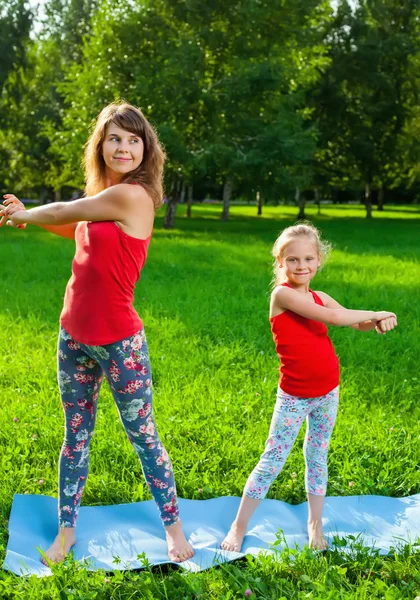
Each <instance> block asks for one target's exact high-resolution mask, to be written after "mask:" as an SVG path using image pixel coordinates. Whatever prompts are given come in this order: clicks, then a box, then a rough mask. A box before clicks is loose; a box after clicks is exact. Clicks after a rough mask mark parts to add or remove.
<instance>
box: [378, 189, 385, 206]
mask: <svg viewBox="0 0 420 600" xmlns="http://www.w3.org/2000/svg"><path fill="white" fill-rule="evenodd" d="M384 196H385V190H384V186H383V185H382V184H381V185H380V187H379V190H378V210H383V209H384V200H385V198H384Z"/></svg>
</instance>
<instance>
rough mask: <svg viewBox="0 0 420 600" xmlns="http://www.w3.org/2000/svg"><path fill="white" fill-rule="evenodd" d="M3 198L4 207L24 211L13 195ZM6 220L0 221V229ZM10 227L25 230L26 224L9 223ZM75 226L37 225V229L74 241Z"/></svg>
mask: <svg viewBox="0 0 420 600" xmlns="http://www.w3.org/2000/svg"><path fill="white" fill-rule="evenodd" d="M4 198H5V200H4V202H3V204H4V206H9V205H12V206H13V208H14V210H16V211H23V210H24V211H26V206H25V205H24V204H23V202H21V201H20V200H19V198H16V196H15V195H14V194H5V195H4ZM6 219H7V217H6V215H5V216H3V217H2V218H1V219H0V227H1V226H2V225H3V224H4V222H5V221H6ZM11 225H12V226H14V227H16V228H18V229H25V227H26V224H24V225H17V224H13V223H11ZM76 226H77V223H68V224H67V225H39V227H42V229H45V230H46V231H49V232H50V233H54V234H55V235H59V236H60V237H64V238H68V239H69V240H74V235H75V231H76Z"/></svg>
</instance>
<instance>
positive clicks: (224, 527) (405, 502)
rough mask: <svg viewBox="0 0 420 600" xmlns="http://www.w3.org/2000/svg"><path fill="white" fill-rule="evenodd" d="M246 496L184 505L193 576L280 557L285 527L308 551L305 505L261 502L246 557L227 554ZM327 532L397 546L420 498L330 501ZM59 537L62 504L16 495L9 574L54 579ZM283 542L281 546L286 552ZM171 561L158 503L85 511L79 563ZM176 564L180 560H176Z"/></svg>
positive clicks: (93, 566) (411, 538) (129, 565)
mask: <svg viewBox="0 0 420 600" xmlns="http://www.w3.org/2000/svg"><path fill="white" fill-rule="evenodd" d="M239 502H240V498H237V497H232V496H227V497H222V498H213V499H212V500H183V499H180V500H179V506H180V513H181V516H182V520H183V526H184V531H185V534H186V536H187V538H188V539H189V541H190V542H191V543H192V545H193V547H194V549H195V556H194V557H193V558H192V559H191V560H188V561H185V562H183V563H180V564H179V566H180V567H182V568H184V569H187V570H189V571H200V570H203V569H209V568H210V567H212V566H215V565H217V564H220V563H224V562H229V561H232V560H235V559H236V558H240V557H242V556H244V555H245V554H247V553H249V554H253V555H257V554H258V553H259V552H263V551H264V552H267V551H268V552H274V551H275V550H274V549H273V547H272V546H271V545H272V543H273V542H274V541H275V540H276V536H277V532H278V530H279V528H281V529H282V530H283V532H284V540H285V543H287V545H288V546H289V547H299V548H303V546H304V545H305V544H307V543H308V538H307V533H306V521H307V506H306V504H307V503H306V502H305V503H303V504H299V505H296V506H292V505H290V504H287V503H286V502H281V501H279V500H263V501H262V502H261V504H260V506H259V507H258V509H257V511H256V512H255V514H254V516H253V518H252V519H251V521H250V524H249V527H248V531H247V535H246V537H245V539H244V544H243V547H242V552H241V553H238V552H225V551H223V550H221V549H220V543H221V542H222V540H223V538H224V537H225V535H226V533H227V532H228V530H229V527H230V524H231V522H232V520H233V518H234V517H235V514H236V511H237V509H238V506H239ZM323 524H324V532H325V534H326V537H327V539H328V540H329V541H330V542H331V540H332V538H333V536H335V535H337V536H339V537H345V536H347V535H354V536H357V535H361V536H362V541H363V543H364V545H366V546H369V547H372V548H373V547H374V548H377V549H379V550H380V551H381V552H383V553H386V552H388V550H389V549H390V548H391V547H398V546H400V545H402V544H404V543H408V542H410V543H413V542H416V540H417V539H418V538H420V494H416V495H414V496H409V497H407V498H388V497H384V496H345V497H327V498H326V501H325V509H324V516H323ZM56 534H57V499H56V498H51V497H49V496H39V495H32V496H31V495H16V496H15V497H14V500H13V506H12V511H11V515H10V521H9V543H8V546H7V552H6V559H5V561H4V564H3V569H7V570H9V571H12V572H13V573H16V574H17V575H27V574H36V575H38V576H43V575H50V574H51V570H50V569H49V568H48V567H45V566H44V565H43V564H42V563H41V562H40V554H39V552H38V551H37V547H40V548H42V549H43V550H46V549H47V548H48V547H49V545H50V544H51V542H52V541H53V539H54V538H55V536H56ZM285 543H281V544H280V545H279V546H277V548H278V549H280V550H281V548H282V547H284V545H285ZM142 553H145V554H146V557H147V559H148V561H149V563H150V564H152V565H159V564H163V563H169V562H171V561H169V559H168V556H167V553H166V543H165V536H164V532H163V528H162V525H161V522H160V519H159V514H158V511H157V509H156V506H155V503H154V502H153V501H152V500H150V501H147V502H136V503H133V504H118V505H115V506H83V507H82V508H81V509H80V514H79V519H78V524H77V544H76V546H75V547H74V558H75V560H77V561H84V563H85V565H86V568H87V569H89V570H97V569H105V570H106V571H114V570H126V569H138V568H142V567H143V566H144V564H143V563H142V560H141V558H140V559H139V558H138V556H139V555H140V554H142ZM173 564H178V563H173Z"/></svg>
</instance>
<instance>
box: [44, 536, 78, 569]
mask: <svg viewBox="0 0 420 600" xmlns="http://www.w3.org/2000/svg"><path fill="white" fill-rule="evenodd" d="M75 543H76V536H75V533H74V527H61V528H60V530H59V532H58V534H57V537H56V538H55V540H54V541H53V543H52V544H51V546H50V547H49V548H48V550H47V551H46V552H45V555H46V556H47V558H48V559H49V560H50V561H51V562H53V563H59V562H62V561H63V560H64V559H65V558H66V556H67V554H68V553H69V552H70V548H71V547H72V546H74V544H75ZM41 562H42V563H43V564H44V565H45V566H46V567H48V563H47V561H46V560H45V558H44V557H42V558H41Z"/></svg>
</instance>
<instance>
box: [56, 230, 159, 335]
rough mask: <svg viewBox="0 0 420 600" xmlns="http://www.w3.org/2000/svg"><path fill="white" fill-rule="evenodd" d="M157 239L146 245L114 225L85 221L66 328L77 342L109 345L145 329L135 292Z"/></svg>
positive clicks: (64, 321)
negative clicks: (135, 307)
mask: <svg viewBox="0 0 420 600" xmlns="http://www.w3.org/2000/svg"><path fill="white" fill-rule="evenodd" d="M151 237H152V235H150V236H149V237H148V238H147V239H145V240H141V239H137V238H134V237H132V236H130V235H127V234H126V233H124V232H123V231H122V230H121V229H120V228H119V227H118V225H117V224H116V223H114V222H113V221H96V222H90V221H89V222H86V221H82V222H80V223H78V224H77V226H76V232H75V241H76V253H75V256H74V259H73V264H72V275H71V277H70V280H69V282H68V284H67V288H66V293H65V296H64V306H63V310H62V312H61V316H60V323H61V325H62V326H63V327H64V329H65V330H66V331H67V332H68V333H69V334H70V335H71V336H72V338H73V339H74V340H76V341H77V342H80V343H81V344H87V345H89V346H104V345H105V344H112V343H114V342H117V341H120V340H123V339H125V338H127V337H130V336H131V335H133V334H134V333H136V332H137V331H139V330H140V329H141V328H142V327H143V324H142V321H141V319H140V317H139V315H138V314H137V312H136V310H135V309H134V306H133V301H134V288H135V285H136V283H137V281H138V280H139V278H140V272H141V270H142V268H143V266H144V263H145V262H146V257H147V250H148V248H149V243H150V240H151Z"/></svg>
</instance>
